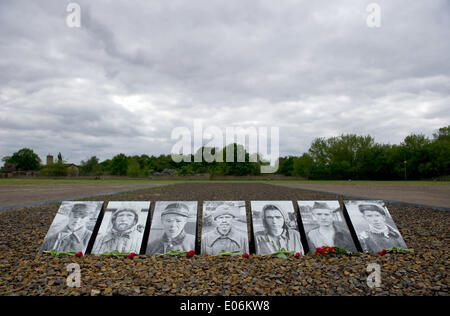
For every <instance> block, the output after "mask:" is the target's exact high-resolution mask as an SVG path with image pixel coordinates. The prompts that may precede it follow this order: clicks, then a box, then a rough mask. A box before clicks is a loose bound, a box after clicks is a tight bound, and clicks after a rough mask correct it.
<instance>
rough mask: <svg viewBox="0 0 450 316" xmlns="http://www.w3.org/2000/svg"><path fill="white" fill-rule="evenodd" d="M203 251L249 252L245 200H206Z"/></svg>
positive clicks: (212, 252)
mask: <svg viewBox="0 0 450 316" xmlns="http://www.w3.org/2000/svg"><path fill="white" fill-rule="evenodd" d="M201 241H202V242H201V253H202V254H204V255H213V254H217V253H220V252H221V251H239V252H247V253H248V252H249V247H248V230H247V214H246V212H245V202H244V201H205V202H204V203H203V225H202V239H201Z"/></svg>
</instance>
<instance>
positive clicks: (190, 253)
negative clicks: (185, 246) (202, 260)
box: [186, 250, 195, 258]
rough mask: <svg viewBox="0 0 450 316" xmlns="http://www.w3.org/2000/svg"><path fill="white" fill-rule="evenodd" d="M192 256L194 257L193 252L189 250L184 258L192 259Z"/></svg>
mask: <svg viewBox="0 0 450 316" xmlns="http://www.w3.org/2000/svg"><path fill="white" fill-rule="evenodd" d="M193 255H195V251H194V250H190V251H188V252H187V253H186V257H188V258H190V257H192V256H193Z"/></svg>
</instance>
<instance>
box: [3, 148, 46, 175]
mask: <svg viewBox="0 0 450 316" xmlns="http://www.w3.org/2000/svg"><path fill="white" fill-rule="evenodd" d="M7 163H8V164H10V163H15V164H17V169H18V170H39V169H40V166H41V159H40V158H39V156H38V155H37V154H35V153H34V151H33V150H32V149H29V148H22V149H20V150H19V151H17V152H15V153H14V154H13V155H12V156H11V157H9V158H7V159H6V161H5V164H7Z"/></svg>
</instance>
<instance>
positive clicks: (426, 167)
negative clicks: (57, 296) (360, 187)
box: [2, 125, 450, 180]
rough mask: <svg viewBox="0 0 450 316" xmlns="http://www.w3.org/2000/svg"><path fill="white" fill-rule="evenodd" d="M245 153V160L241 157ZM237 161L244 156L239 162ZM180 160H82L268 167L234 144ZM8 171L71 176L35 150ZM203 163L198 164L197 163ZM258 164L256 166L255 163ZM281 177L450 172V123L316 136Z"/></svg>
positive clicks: (109, 165) (113, 166) (155, 166)
mask: <svg viewBox="0 0 450 316" xmlns="http://www.w3.org/2000/svg"><path fill="white" fill-rule="evenodd" d="M230 150H232V151H233V155H234V160H233V162H226V159H225V157H226V156H227V151H230ZM205 152H207V153H208V154H210V155H213V156H216V157H223V162H219V161H214V162H211V163H208V162H206V161H205V159H202V158H203V154H204V153H205ZM239 154H241V156H239ZM238 157H244V158H245V159H244V161H243V162H238ZM183 158H184V159H183V160H182V161H181V162H175V161H174V160H173V159H172V156H171V155H160V156H148V155H145V154H143V155H140V156H139V155H134V156H127V155H125V154H123V153H121V154H118V155H116V156H114V157H113V158H111V159H106V160H103V161H100V159H99V158H97V157H96V156H92V157H90V158H89V159H86V160H83V161H81V164H80V166H79V169H80V173H79V174H80V175H85V176H94V175H95V176H100V175H116V176H129V177H148V176H150V175H154V174H159V175H174V174H177V175H182V176H183V175H194V174H204V173H208V174H210V176H211V177H214V176H216V175H218V176H220V175H233V176H244V175H260V167H261V165H263V164H267V162H265V161H264V160H263V159H262V158H261V157H260V156H257V155H254V156H252V155H250V154H249V153H247V152H246V151H245V148H244V147H243V146H242V145H237V144H230V145H228V146H226V147H224V148H222V149H218V148H206V147H202V148H200V149H199V150H198V151H197V152H196V153H195V154H194V155H188V156H184V157H183ZM3 161H4V166H3V167H2V169H3V171H5V170H6V169H8V168H9V167H10V166H11V165H14V166H15V167H16V169H17V170H39V169H40V170H41V171H42V174H43V175H48V176H58V175H60V176H64V175H67V170H66V172H65V171H64V170H65V164H64V161H63V159H62V155H61V153H60V154H59V155H58V160H57V161H56V162H55V163H54V164H51V165H49V166H48V165H42V163H41V160H40V158H39V156H38V155H37V154H35V153H34V152H33V150H32V149H29V148H23V149H21V150H19V151H18V152H16V153H14V154H13V155H12V156H10V157H4V158H3ZM197 161H198V162H197ZM251 161H255V162H251ZM277 173H278V174H282V175H285V176H296V177H304V178H307V179H330V180H348V179H352V180H400V179H430V178H436V177H441V176H448V175H449V174H450V125H449V126H447V127H443V128H440V129H439V130H438V131H437V132H436V133H434V134H433V137H432V138H431V139H430V138H428V137H426V136H425V135H423V134H411V135H409V136H407V137H405V139H404V140H403V141H402V142H401V143H400V144H394V145H390V144H380V143H376V142H375V140H374V138H373V137H372V136H370V135H368V136H359V135H354V134H348V135H341V136H337V137H330V138H316V139H315V140H314V141H313V142H312V144H311V146H310V148H309V150H308V152H306V153H304V154H303V155H301V156H287V157H281V158H280V159H279V168H278V171H277Z"/></svg>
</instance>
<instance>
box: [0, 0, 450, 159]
mask: <svg viewBox="0 0 450 316" xmlns="http://www.w3.org/2000/svg"><path fill="white" fill-rule="evenodd" d="M376 2H377V3H379V4H380V6H381V9H382V12H381V13H382V16H381V17H382V26H381V28H379V29H371V28H368V27H367V26H366V18H367V15H368V13H367V12H366V10H365V9H366V5H367V4H368V3H370V2H369V1H367V2H364V1H363V2H361V1H356V0H340V1H333V2H331V3H330V1H324V0H321V1H314V2H311V1H294V0H292V1H291V0H288V1H283V2H280V3H277V2H274V1H269V0H265V1H257V0H249V1H206V0H194V1H189V2H186V1H182V0H174V1H159V0H153V1H147V2H145V3H143V2H142V1H114V2H110V1H95V2H94V1H87V0H84V1H78V3H79V4H80V6H81V10H82V11H81V18H82V21H81V23H82V25H81V28H79V29H71V28H69V27H67V26H66V16H67V14H68V13H67V12H66V6H67V4H68V3H69V1H56V0H53V1H50V0H47V1H39V2H30V1H21V0H19V1H17V0H14V1H12V0H4V1H1V2H0V57H1V58H0V156H6V155H10V154H11V153H13V152H14V151H16V150H18V149H20V148H22V147H25V146H27V147H31V148H33V149H35V150H36V152H38V153H39V154H40V155H41V157H42V158H43V157H44V156H45V155H46V154H47V153H53V154H56V153H57V152H59V151H60V152H62V153H63V155H64V157H65V158H66V159H67V160H70V161H74V162H79V161H80V160H82V159H86V158H87V157H89V156H91V155H97V156H99V157H101V158H102V159H105V158H109V157H112V156H113V155H114V154H117V153H120V152H124V153H126V154H141V153H147V154H160V153H168V152H169V151H170V149H171V147H172V146H173V144H174V141H172V140H171V139H170V135H171V131H172V129H173V128H175V127H177V126H186V127H189V128H192V127H193V121H194V120H195V119H202V120H203V122H204V123H203V124H204V126H205V127H207V126H209V125H215V126H218V127H220V128H222V129H225V127H227V126H242V127H251V126H255V127H258V126H268V127H270V126H278V127H280V136H281V140H280V151H281V154H283V155H286V154H301V153H302V152H304V151H306V150H307V149H308V147H309V145H310V143H311V141H312V140H313V139H314V138H315V137H328V136H335V135H339V134H343V133H357V134H362V135H367V134H371V135H372V136H374V137H375V139H376V140H377V141H380V142H386V143H398V142H400V141H401V140H402V139H403V138H404V137H405V136H406V135H408V134H409V133H412V132H422V133H425V134H427V135H431V134H432V133H433V132H434V131H435V130H436V129H437V128H439V127H442V126H446V125H448V124H449V121H450V111H449V109H450V107H449V104H450V103H449V101H450V93H449V91H450V64H449V63H448V51H450V43H449V41H448V38H450V10H449V9H450V5H449V3H448V1H445V0H430V1H420V2H419V1H416V2H414V3H411V2H410V1H406V0H396V1H388V0H383V1H376Z"/></svg>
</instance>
